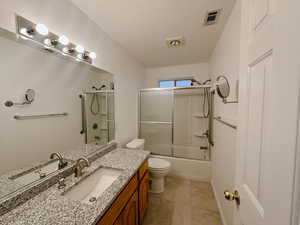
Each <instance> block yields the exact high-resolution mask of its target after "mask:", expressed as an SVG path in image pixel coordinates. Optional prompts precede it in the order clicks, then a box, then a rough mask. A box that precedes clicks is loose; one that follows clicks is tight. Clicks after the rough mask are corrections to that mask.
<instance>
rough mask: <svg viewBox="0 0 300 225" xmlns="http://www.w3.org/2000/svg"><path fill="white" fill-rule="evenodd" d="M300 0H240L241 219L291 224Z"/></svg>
mask: <svg viewBox="0 0 300 225" xmlns="http://www.w3.org/2000/svg"><path fill="white" fill-rule="evenodd" d="M299 2H300V1H299V0H241V3H242V4H241V7H242V24H241V25H242V31H241V32H242V34H241V36H242V39H241V70H240V100H239V101H240V102H239V129H238V143H237V152H238V156H237V162H238V164H237V173H236V176H237V179H236V180H237V181H236V189H237V191H238V192H239V195H240V205H239V206H237V210H236V225H291V224H292V223H291V214H292V204H293V203H292V199H293V186H294V185H293V182H294V167H295V152H296V137H297V116H298V105H299V98H298V96H299V77H300V73H299V67H300V64H299V62H300V51H299V46H300V38H299V36H300V24H299V22H300V16H299V15H300V14H299V12H298V11H299V10H300V4H299Z"/></svg>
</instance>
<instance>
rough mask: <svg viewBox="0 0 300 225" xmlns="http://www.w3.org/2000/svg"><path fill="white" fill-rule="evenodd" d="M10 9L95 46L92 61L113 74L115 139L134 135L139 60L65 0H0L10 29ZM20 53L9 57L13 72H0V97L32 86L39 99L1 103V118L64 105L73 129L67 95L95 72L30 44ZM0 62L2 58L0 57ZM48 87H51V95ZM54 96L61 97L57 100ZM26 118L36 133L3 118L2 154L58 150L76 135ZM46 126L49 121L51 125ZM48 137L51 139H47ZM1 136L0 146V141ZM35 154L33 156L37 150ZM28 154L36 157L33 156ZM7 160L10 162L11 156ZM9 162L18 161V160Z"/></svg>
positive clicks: (0, 19)
mask: <svg viewBox="0 0 300 225" xmlns="http://www.w3.org/2000/svg"><path fill="white" fill-rule="evenodd" d="M14 13H18V14H20V15H22V16H24V17H26V18H28V19H30V20H32V21H33V22H37V23H44V24H46V25H47V26H48V27H49V29H50V30H51V31H53V32H54V33H57V34H64V35H66V36H68V37H69V38H70V40H71V41H72V42H74V43H79V44H81V45H83V46H84V47H85V48H86V49H88V50H93V51H96V53H97V55H98V57H97V59H96V61H95V65H96V66H97V67H99V68H102V69H105V70H107V71H109V72H110V73H112V74H114V75H115V76H114V79H115V88H116V139H117V141H119V142H120V143H121V144H123V143H125V142H127V141H128V140H129V139H131V138H133V137H135V136H136V135H137V126H136V123H137V90H138V89H139V88H141V87H142V86H143V83H144V74H145V70H144V67H143V65H141V63H139V62H138V61H137V60H136V59H134V58H132V57H131V56H130V55H128V54H127V52H126V51H125V50H124V49H122V47H120V46H119V45H118V44H116V43H115V42H114V41H113V40H112V39H111V38H110V37H109V36H107V35H106V34H105V33H104V32H103V31H102V30H101V29H100V28H99V27H98V26H97V25H96V24H95V23H94V22H92V21H91V20H89V18H88V17H87V16H86V15H85V14H84V13H82V12H81V11H80V10H79V9H78V8H77V7H75V6H74V5H73V4H72V3H71V2H69V1H67V0H65V1H61V0H51V1H47V0H26V1H19V0H2V1H1V5H0V27H1V28H3V29H7V30H9V31H12V32H15V20H14ZM12 52H13V51H12ZM2 53H7V54H8V53H9V51H8V50H6V51H3V50H2ZM19 53H20V54H19V55H18V56H16V57H15V62H14V63H12V61H11V62H10V63H11V64H10V65H11V68H10V69H12V70H13V72H14V73H13V74H10V73H4V74H2V75H1V79H3V80H1V82H0V90H1V93H2V91H3V93H4V91H5V94H3V93H2V94H1V102H3V101H4V100H7V99H4V98H10V99H17V100H19V99H20V98H21V95H22V93H23V92H24V90H26V88H35V89H37V91H38V99H39V100H38V101H37V102H35V106H34V107H32V108H27V110H25V109H22V110H20V109H19V110H18V109H17V108H13V109H7V108H4V106H3V104H2V105H1V106H0V108H1V114H0V120H1V121H5V120H6V119H7V118H8V117H9V118H11V117H12V116H13V115H14V113H23V112H26V113H35V112H36V113H38V112H48V111H53V112H57V111H61V110H62V111H64V110H66V109H68V112H69V113H70V117H69V119H68V120H72V119H75V120H76V121H75V120H73V121H72V123H70V121H68V125H69V126H71V128H69V129H70V130H71V129H74V132H77V128H79V126H80V105H78V104H77V103H76V104H75V103H74V101H73V100H72V101H71V99H74V98H77V95H78V93H79V92H80V90H81V89H82V88H85V87H90V85H91V84H92V83H93V82H94V81H95V80H97V78H95V77H92V76H93V75H90V72H88V71H87V68H86V67H80V66H78V65H77V66H76V65H74V64H73V63H72V64H71V63H68V62H66V61H64V60H62V59H59V60H58V58H57V57H51V59H48V58H47V57H46V55H43V54H41V53H36V52H34V50H33V49H28V51H27V50H26V51H24V52H22V51H20V52H19ZM26 54H27V55H26ZM4 55H5V54H4ZM33 56H35V57H36V56H38V57H39V59H38V60H37V61H36V62H35V64H34V65H32V61H30V59H31V58H30V57H33ZM3 57H4V56H3ZM12 58H13V56H12ZM1 62H4V61H3V60H1ZM25 62H27V64H25ZM20 64H22V65H23V68H25V67H26V70H21V68H22V67H20V68H19V70H18V67H19V65H20ZM6 68H8V67H6ZM1 72H2V71H1ZM4 87H5V88H4ZM66 90H67V91H66ZM64 91H65V92H64ZM51 92H53V93H55V94H54V95H53V96H52V98H51V94H50V93H51ZM63 94H65V95H63ZM64 97H66V98H64ZM56 98H61V99H58V100H57V101H56ZM69 101H71V102H69ZM76 101H77V99H76ZM64 103H66V105H68V104H69V105H72V107H73V108H65V107H64V106H65V105H64ZM74 104H75V105H74ZM78 107H79V108H78ZM75 108H76V111H75ZM74 114H75V115H74ZM53 121H54V120H53ZM57 121H61V120H57ZM51 122H52V120H51ZM51 122H50V123H51ZM24 123H25V122H24ZM26 123H28V128H30V129H33V127H35V128H36V131H35V133H34V134H35V135H36V136H35V135H33V133H29V130H30V129H29V130H28V131H27V132H26V131H24V132H23V133H18V132H17V130H18V126H17V125H16V124H9V125H8V124H7V126H5V132H6V133H3V132H4V127H2V129H1V158H2V156H3V155H2V154H3V151H10V152H14V158H15V159H17V158H18V159H20V160H21V158H22V153H24V154H25V153H26V151H27V150H30V151H33V150H35V151H36V155H38V154H39V153H38V152H42V151H44V149H45V148H47V149H48V150H47V151H50V148H51V151H58V150H61V151H62V150H63V148H64V147H65V148H69V147H72V146H73V145H75V144H78V138H80V136H77V135H75V137H74V136H73V134H74V133H68V132H61V131H62V130H64V129H61V128H63V126H65V125H66V123H56V122H53V123H52V124H50V123H49V122H46V120H39V121H37V120H36V121H35V122H33V121H32V123H31V122H29V121H28V122H26ZM50 126H52V127H51V128H50ZM75 130H76V131H75ZM64 131H65V130H64ZM16 134H18V135H16ZM62 137H63V138H64V139H62ZM45 140H47V141H45ZM50 140H51V142H49V141H50ZM80 141H81V140H80ZM4 142H5V144H6V145H5V147H3V144H2V143H4ZM20 143H26V145H23V146H22V145H21V144H20ZM47 145H48V146H47ZM45 152H46V150H45ZM11 155H13V154H11ZM44 155H45V154H44ZM36 157H37V158H38V156H36ZM32 160H33V161H35V160H36V159H32ZM7 161H10V160H7ZM10 162H13V160H11V161H10ZM14 163H17V161H15V162H14Z"/></svg>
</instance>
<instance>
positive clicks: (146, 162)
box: [138, 159, 148, 180]
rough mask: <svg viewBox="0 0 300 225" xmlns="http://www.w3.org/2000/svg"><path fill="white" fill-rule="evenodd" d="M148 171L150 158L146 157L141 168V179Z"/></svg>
mask: <svg viewBox="0 0 300 225" xmlns="http://www.w3.org/2000/svg"><path fill="white" fill-rule="evenodd" d="M147 171H148V159H146V160H145V161H144V162H143V164H142V165H141V167H140V168H139V172H138V174H139V180H141V179H142V178H143V176H144V174H145V173H146V172H147Z"/></svg>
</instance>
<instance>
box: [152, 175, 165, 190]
mask: <svg viewBox="0 0 300 225" xmlns="http://www.w3.org/2000/svg"><path fill="white" fill-rule="evenodd" d="M164 189H165V179H164V177H151V187H150V192H151V193H155V194H159V193H162V192H164Z"/></svg>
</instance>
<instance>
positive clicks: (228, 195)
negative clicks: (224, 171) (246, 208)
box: [224, 190, 241, 205]
mask: <svg viewBox="0 0 300 225" xmlns="http://www.w3.org/2000/svg"><path fill="white" fill-rule="evenodd" d="M224 197H225V199H227V200H228V201H235V202H236V204H237V205H240V204H241V199H240V194H239V192H238V191H237V190H235V191H234V192H233V193H232V192H231V191H228V190H225V191H224Z"/></svg>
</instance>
